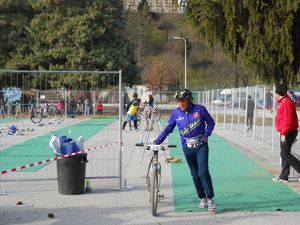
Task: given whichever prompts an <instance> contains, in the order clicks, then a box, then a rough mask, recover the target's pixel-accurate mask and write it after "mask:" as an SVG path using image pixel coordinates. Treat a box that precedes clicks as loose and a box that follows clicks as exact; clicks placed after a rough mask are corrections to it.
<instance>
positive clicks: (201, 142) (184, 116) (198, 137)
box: [154, 89, 217, 212]
mask: <svg viewBox="0 0 300 225" xmlns="http://www.w3.org/2000/svg"><path fill="white" fill-rule="evenodd" d="M174 98H175V99H176V100H177V101H178V106H179V107H178V108H176V109H174V110H173V111H172V113H171V115H170V117H169V120H168V125H167V127H166V128H165V129H164V130H163V131H162V132H161V133H160V134H159V136H158V137H157V139H156V140H155V141H154V144H156V145H159V144H161V143H162V142H164V140H165V139H166V138H167V136H168V135H169V134H170V133H171V132H173V130H174V128H175V126H176V125H177V127H178V129H179V133H180V136H181V145H182V149H183V152H184V155H185V158H186V161H187V163H188V165H189V167H190V171H191V174H192V177H193V181H194V185H195V188H196V191H197V195H198V197H199V199H200V203H199V208H205V207H208V211H210V212H214V211H216V209H217V207H216V203H215V201H214V199H213V198H214V196H215V194H214V189H213V185H212V180H211V176H210V173H209V169H208V168H209V167H208V152H209V148H208V137H209V136H210V135H211V133H212V131H213V129H214V127H215V122H214V120H213V118H212V117H211V115H210V114H209V113H208V111H207V109H206V108H205V107H204V106H202V105H199V104H194V103H192V92H191V91H189V90H187V89H183V90H180V91H178V92H176V94H175V96H174Z"/></svg>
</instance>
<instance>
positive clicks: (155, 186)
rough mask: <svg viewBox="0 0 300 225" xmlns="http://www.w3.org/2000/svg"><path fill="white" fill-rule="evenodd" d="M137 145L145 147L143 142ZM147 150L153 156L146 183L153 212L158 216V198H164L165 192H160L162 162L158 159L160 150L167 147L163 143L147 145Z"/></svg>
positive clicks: (171, 146) (172, 146)
mask: <svg viewBox="0 0 300 225" xmlns="http://www.w3.org/2000/svg"><path fill="white" fill-rule="evenodd" d="M136 146H139V147H144V145H143V144H141V143H137V144H136ZM168 148H176V145H168ZM146 150H151V151H152V157H151V159H150V161H149V165H148V170H147V174H146V182H145V185H146V186H147V190H148V192H150V202H151V213H152V215H153V216H156V215H157V202H158V199H161V198H164V194H160V193H159V192H160V190H159V189H160V183H161V164H160V162H159V161H158V152H159V151H165V150H166V147H165V146H163V145H147V146H146Z"/></svg>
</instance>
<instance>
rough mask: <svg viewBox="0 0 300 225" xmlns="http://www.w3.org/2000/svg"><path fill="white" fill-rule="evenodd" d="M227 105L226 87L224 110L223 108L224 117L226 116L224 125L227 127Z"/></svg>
mask: <svg viewBox="0 0 300 225" xmlns="http://www.w3.org/2000/svg"><path fill="white" fill-rule="evenodd" d="M226 105H227V91H226V89H225V100H224V110H223V117H224V121H223V122H224V124H223V127H224V128H226Z"/></svg>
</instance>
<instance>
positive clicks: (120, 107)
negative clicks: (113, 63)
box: [119, 70, 123, 189]
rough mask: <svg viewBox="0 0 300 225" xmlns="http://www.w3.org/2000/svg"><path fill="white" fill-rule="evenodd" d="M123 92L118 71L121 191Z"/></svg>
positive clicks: (120, 75) (120, 182)
mask: <svg viewBox="0 0 300 225" xmlns="http://www.w3.org/2000/svg"><path fill="white" fill-rule="evenodd" d="M122 96H123V92H122V71H121V70H119V104H120V105H119V155H120V160H119V176H120V179H119V184H120V189H122V179H123V174H122V166H123V165H122V160H123V140H122V115H123V104H122V103H123V98H122Z"/></svg>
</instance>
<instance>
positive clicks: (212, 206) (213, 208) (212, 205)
mask: <svg viewBox="0 0 300 225" xmlns="http://www.w3.org/2000/svg"><path fill="white" fill-rule="evenodd" d="M207 207H208V211H209V212H215V211H217V205H216V203H215V201H214V200H213V199H212V198H211V199H208V200H207Z"/></svg>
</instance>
